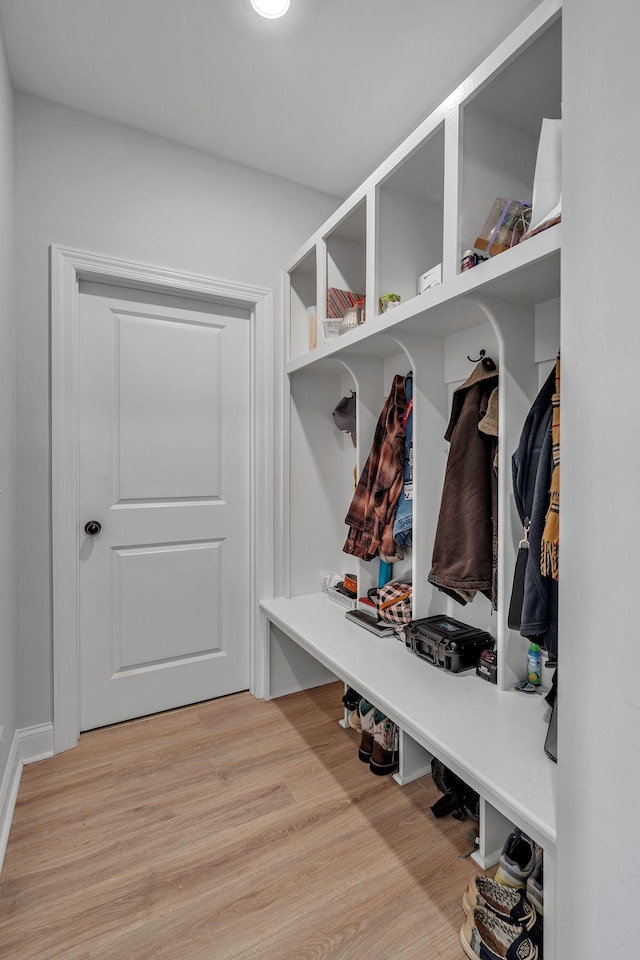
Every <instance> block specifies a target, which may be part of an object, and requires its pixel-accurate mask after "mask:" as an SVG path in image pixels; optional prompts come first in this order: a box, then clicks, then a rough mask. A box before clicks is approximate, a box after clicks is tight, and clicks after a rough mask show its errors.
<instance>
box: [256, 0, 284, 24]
mask: <svg viewBox="0 0 640 960" xmlns="http://www.w3.org/2000/svg"><path fill="white" fill-rule="evenodd" d="M290 2H291V0H251V6H252V7H253V9H254V10H255V12H256V13H259V14H260V16H261V17H266V18H267V20H276V19H277V18H278V17H283V16H284V15H285V13H286V12H287V10H288V9H289V3H290Z"/></svg>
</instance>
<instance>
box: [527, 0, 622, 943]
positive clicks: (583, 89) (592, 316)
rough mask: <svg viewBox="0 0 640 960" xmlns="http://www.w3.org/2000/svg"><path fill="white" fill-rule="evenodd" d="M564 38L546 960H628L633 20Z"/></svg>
mask: <svg viewBox="0 0 640 960" xmlns="http://www.w3.org/2000/svg"><path fill="white" fill-rule="evenodd" d="M564 32H565V55H564V90H563V101H564V103H563V113H564V117H565V121H564V134H563V154H564V156H563V162H564V169H565V175H564V177H563V205H564V210H563V226H562V229H563V253H562V260H563V265H562V266H563V276H562V301H563V303H562V310H563V317H562V346H561V349H562V399H561V406H562V411H561V415H562V419H561V476H562V481H561V483H562V489H561V503H560V515H561V533H560V539H561V542H562V553H561V561H560V563H561V577H562V593H561V606H560V651H559V656H560V697H559V703H560V712H559V760H560V764H559V768H558V789H559V808H558V873H557V880H558V890H559V892H560V895H561V909H559V910H558V916H557V921H558V945H557V951H556V956H557V957H558V958H566V960H573V958H576V957H579V958H580V960H596V958H597V960H601V958H604V957H615V958H616V960H632V958H633V960H635V958H637V957H638V955H639V952H640V939H639V931H638V864H639V862H640V832H639V831H638V826H637V824H638V798H639V797H640V756H639V754H640V748H639V744H640V635H639V634H640V629H639V625H638V618H637V603H636V601H637V596H638V588H639V584H640V509H639V507H638V491H639V489H640V447H639V443H638V441H639V438H640V411H639V405H638V399H637V398H638V392H639V372H638V371H639V369H640V284H639V282H638V267H637V255H636V241H637V234H636V224H635V211H636V205H637V172H638V167H639V163H640V112H639V110H638V77H637V62H638V54H637V39H638V36H639V35H640V8H638V5H637V3H636V2H635V0H618V2H617V3H615V4H613V5H611V4H603V3H602V2H601V0H565V3H564ZM545 912H546V911H545Z"/></svg>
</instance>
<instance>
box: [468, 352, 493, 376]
mask: <svg viewBox="0 0 640 960" xmlns="http://www.w3.org/2000/svg"><path fill="white" fill-rule="evenodd" d="M467 360H469V361H470V362H471V363H480V361H481V360H482V366H483V367H484V369H485V370H488V371H489V372H492V371H493V370H495V369H496V365H495V363H494V362H493V360H492V359H491V357H488V356H487V351H486V350H481V351H480V356H479V357H478V359H477V360H474V359H473V358H472V357H470V356H469V354H467Z"/></svg>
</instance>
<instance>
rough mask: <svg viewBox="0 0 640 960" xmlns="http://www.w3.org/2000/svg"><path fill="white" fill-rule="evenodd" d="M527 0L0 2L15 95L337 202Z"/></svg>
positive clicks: (480, 54)
mask: <svg viewBox="0 0 640 960" xmlns="http://www.w3.org/2000/svg"><path fill="white" fill-rule="evenodd" d="M534 6H536V3H535V2H533V3H532V2H531V0H483V2H477V0H291V9H290V12H289V14H288V15H287V16H286V17H285V18H284V19H282V20H275V21H267V20H262V19H260V18H259V17H257V16H256V15H255V14H254V13H253V11H252V10H251V8H250V5H249V0H0V25H1V26H2V31H3V34H4V40H5V46H6V49H7V57H8V61H9V69H10V72H11V77H12V81H13V84H14V86H15V87H16V88H18V89H21V90H26V91H29V92H31V93H35V94H38V95H40V96H43V97H48V98H49V99H51V100H57V101H59V102H60V103H64V104H67V105H68V106H71V107H76V108H78V109H80V110H86V111H88V112H90V113H93V114H96V115H98V116H100V117H105V118H108V119H111V120H118V121H120V122H122V123H126V124H130V125H131V126H134V127H138V128H139V129H141V130H145V131H147V132H149V133H153V134H157V135H160V136H163V137H168V138H169V139H171V140H176V141H178V142H180V143H184V144H188V145H189V146H192V147H197V148H199V149H201V150H206V151H207V152H209V153H213V154H217V155H218V156H221V157H225V158H227V159H229V160H233V161H236V162H238V163H242V164H247V165H249V166H252V167H256V168H258V169H260V170H264V171H267V172H268V173H273V174H277V175H278V176H281V177H287V178H288V179H290V180H295V181H297V182H299V183H303V184H306V185H307V186H311V187H315V188H317V189H319V190H324V191H327V192H328V193H332V194H335V195H338V196H341V197H343V196H346V195H347V194H348V193H350V192H351V191H352V190H353V189H354V188H355V187H356V186H357V185H358V183H360V182H361V181H362V180H363V179H364V178H365V177H366V176H367V175H368V174H369V173H370V172H371V171H372V170H373V169H375V167H376V166H377V165H378V164H379V163H380V161H381V160H382V159H383V158H384V157H385V156H386V154H388V153H389V152H390V150H391V149H392V148H393V147H394V146H396V145H397V144H398V143H399V142H400V141H401V140H402V139H403V138H404V137H405V136H406V135H407V134H408V133H409V132H410V131H411V130H412V129H413V128H414V127H415V126H416V125H417V124H418V123H419V122H420V121H421V120H422V119H423V118H424V117H425V116H427V115H428V114H429V113H430V111H431V110H432V109H433V107H435V106H436V105H437V104H438V103H439V102H440V101H441V100H442V99H443V97H444V95H446V94H447V93H449V92H450V91H451V90H452V89H453V88H454V87H455V86H456V85H457V84H458V83H459V82H460V81H461V80H463V79H464V78H465V76H466V75H467V74H468V73H469V72H470V70H471V69H472V68H473V67H475V66H476V64H477V63H479V62H480V61H481V60H482V59H483V57H484V56H485V55H486V54H487V53H488V52H489V51H490V50H491V49H492V48H493V47H494V46H495V45H496V43H497V42H499V40H501V39H502V38H503V37H504V36H505V35H506V34H507V33H509V32H510V30H511V29H512V28H513V27H514V26H515V25H516V24H517V23H518V22H519V21H520V20H521V19H522V18H523V15H524V13H525V12H528V10H529V9H531V8H533V7H534Z"/></svg>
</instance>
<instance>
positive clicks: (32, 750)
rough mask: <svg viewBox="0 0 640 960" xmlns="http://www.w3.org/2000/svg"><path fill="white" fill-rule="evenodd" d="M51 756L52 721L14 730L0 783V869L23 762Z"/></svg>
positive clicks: (5, 850)
mask: <svg viewBox="0 0 640 960" xmlns="http://www.w3.org/2000/svg"><path fill="white" fill-rule="evenodd" d="M52 756H53V724H52V723H41V724H38V726H35V727H25V728H24V729H23V730H16V732H15V734H14V737H13V741H12V743H11V749H10V750H9V757H8V759H7V765H6V767H5V771H4V776H3V777H2V782H1V783H0V871H1V870H2V864H3V863H4V856H5V853H6V852H7V843H8V842H9V832H10V830H11V822H12V820H13V811H14V809H15V805H16V799H17V797H18V788H19V787H20V778H21V777H22V768H23V766H24V765H25V763H35V762H36V760H45V759H46V758H47V757H52Z"/></svg>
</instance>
